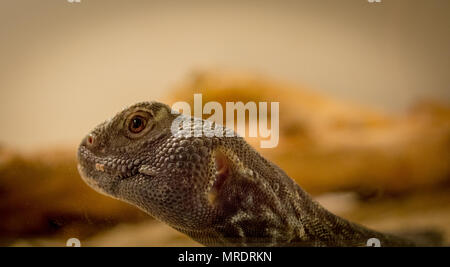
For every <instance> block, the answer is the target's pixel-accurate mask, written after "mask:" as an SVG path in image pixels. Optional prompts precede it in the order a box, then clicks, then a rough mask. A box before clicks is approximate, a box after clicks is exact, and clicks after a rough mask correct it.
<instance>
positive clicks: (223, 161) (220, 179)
mask: <svg viewBox="0 0 450 267" xmlns="http://www.w3.org/2000/svg"><path fill="white" fill-rule="evenodd" d="M213 158H214V164H215V169H216V172H215V180H214V184H213V186H212V188H211V190H210V191H209V193H208V200H209V202H210V203H211V204H214V202H215V200H216V197H217V195H218V194H219V192H220V190H221V188H222V186H223V184H224V183H225V181H226V180H227V178H228V177H229V176H230V172H231V168H230V167H231V162H230V160H229V159H228V157H227V156H226V155H225V154H224V153H223V152H222V151H220V150H216V151H215V152H214V155H213Z"/></svg>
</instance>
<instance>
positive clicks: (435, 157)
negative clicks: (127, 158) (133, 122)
mask: <svg viewBox="0 0 450 267" xmlns="http://www.w3.org/2000/svg"><path fill="white" fill-rule="evenodd" d="M448 14H450V2H449V1H446V0H429V1H419V0H395V1H393V0H382V2H381V3H369V2H368V1H367V0H346V1H331V0H320V1H313V0H308V1H307V0H304V1H282V2H281V1H137V0H132V1H118V0H110V1H100V0H97V1H94V0H81V2H80V3H75V2H74V3H70V2H68V1H66V0H42V1H32V0H3V1H1V2H0V125H1V126H2V127H1V130H0V199H1V202H0V245H2V246H64V245H65V242H66V240H67V239H68V238H71V237H76V238H78V239H80V240H81V243H82V245H90V246H181V245H192V246H198V245H199V244H198V243H195V242H194V241H190V240H189V239H188V238H186V237H185V236H184V235H182V234H179V233H177V232H175V231H174V230H172V229H170V228H169V227H167V226H165V225H163V224H161V223H159V222H157V221H155V220H153V219H152V218H151V217H150V216H148V215H146V214H144V213H142V212H141V211H139V210H137V209H136V208H134V207H132V206H130V205H128V204H125V203H121V202H119V201H116V200H113V199H110V198H108V197H105V196H102V195H100V194H98V193H96V192H94V191H93V190H92V189H90V188H89V187H88V186H87V185H85V184H84V183H83V181H82V180H81V179H80V177H79V175H78V173H77V170H76V158H75V154H76V148H77V145H78V144H79V142H80V141H81V139H82V138H83V137H84V135H86V134H87V133H88V132H89V131H90V130H91V129H92V128H93V127H94V126H96V125H97V124H99V123H100V122H102V121H104V120H105V119H107V118H109V117H111V116H112V115H114V114H115V113H116V112H118V111H119V110H121V109H122V108H124V107H125V106H127V105H132V104H133V103H135V102H138V101H147V100H158V101H163V102H165V103H167V104H171V103H173V102H174V101H179V100H182V101H188V102H192V100H193V94H194V93H203V100H204V102H207V101H218V102H221V103H224V102H226V101H243V102H248V101H255V102H259V101H279V102H280V143H279V146H277V147H276V148H273V149H259V146H257V144H258V143H257V142H258V140H252V139H249V140H248V141H249V142H250V143H251V144H253V145H254V146H255V148H257V149H259V150H260V152H261V153H262V154H263V155H264V156H266V157H267V158H269V159H270V160H272V161H273V162H275V163H276V164H278V165H279V166H280V167H282V168H283V169H284V170H286V172H287V173H288V174H289V175H290V176H291V177H292V178H293V179H295V180H296V181H297V182H298V183H299V184H300V185H301V186H302V187H303V188H304V189H305V190H307V191H308V192H309V193H311V194H312V195H313V196H314V197H315V198H316V199H317V200H318V201H319V202H321V203H322V204H323V205H324V206H325V207H327V208H328V209H330V210H331V211H332V212H335V213H337V214H339V215H342V216H344V217H346V218H349V219H352V220H354V221H357V222H359V223H362V224H364V225H367V226H370V227H372V228H375V229H377V230H383V231H394V232H395V231H397V230H398V229H402V230H405V229H411V230H414V229H419V228H420V229H437V230H439V231H442V233H443V236H444V237H445V238H446V239H447V240H450V227H449V225H450V194H449V193H450V164H449V162H450V75H449V73H450V49H449V47H450V34H449V31H448V29H449V28H450V17H449V16H448Z"/></svg>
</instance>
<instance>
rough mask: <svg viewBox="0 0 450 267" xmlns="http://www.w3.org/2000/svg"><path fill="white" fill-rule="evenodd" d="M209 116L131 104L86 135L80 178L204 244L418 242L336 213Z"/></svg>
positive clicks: (80, 151) (79, 153)
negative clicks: (200, 130) (372, 227)
mask: <svg viewBox="0 0 450 267" xmlns="http://www.w3.org/2000/svg"><path fill="white" fill-rule="evenodd" d="M180 119H181V120H180ZM180 121H182V122H183V123H179V122H180ZM198 121H201V122H204V123H205V124H204V125H209V126H208V127H204V126H203V127H202V124H196V122H198ZM184 122H191V124H187V126H186V124H185V123H184ZM206 122H207V120H201V119H194V118H192V117H190V116H186V115H183V114H180V113H179V112H177V111H174V110H172V109H171V108H170V107H169V106H167V105H165V104H163V103H159V102H140V103H137V104H134V105H132V106H130V107H128V108H125V109H123V110H122V111H120V112H119V113H117V114H116V115H115V116H114V117H112V118H111V119H109V120H106V121H105V122H103V123H101V124H99V125H98V126H97V127H95V128H94V129H93V130H92V131H91V132H90V133H89V134H88V135H87V136H86V137H84V138H83V140H82V141H81V144H80V145H79V147H78V151H77V159H78V171H79V173H80V176H81V177H82V179H83V180H84V181H85V182H86V183H87V184H88V185H89V186H90V187H92V188H93V189H95V190H96V191H98V192H100V193H102V194H105V195H107V196H110V197H113V198H115V199H118V200H121V201H124V202H127V203H130V204H132V205H134V206H136V207H138V208H140V209H142V210H143V211H145V212H146V213H148V214H150V215H151V216H153V217H155V218H156V219H158V220H160V221H162V222H164V223H166V224H168V225H169V226H171V227H172V228H174V229H176V230H178V231H180V232H182V233H184V234H186V235H187V236H189V237H190V238H192V239H193V240H195V241H197V242H199V243H201V244H203V245H205V246H366V244H367V241H368V240H369V239H371V238H376V239H378V240H379V241H380V244H381V246H414V245H416V244H415V243H414V242H413V241H412V240H409V239H406V238H403V237H400V236H396V235H392V234H387V233H381V232H378V231H375V230H371V229H369V228H366V227H364V226H362V225H360V224H357V223H354V222H350V221H348V220H346V219H344V218H342V217H339V216H337V215H335V214H333V213H331V212H330V211H328V210H327V209H325V208H324V207H323V206H321V205H320V204H319V203H318V202H316V201H315V200H314V199H313V198H312V197H311V196H310V195H309V194H308V193H307V192H306V191H304V190H303V189H302V188H301V187H300V186H299V185H298V184H297V183H296V182H295V181H294V180H293V179H291V178H290V177H289V176H288V175H287V174H286V173H285V172H284V171H283V170H282V169H281V168H279V167H278V166H277V165H276V164H274V163H272V162H271V161H269V160H267V159H265V158H264V157H263V156H261V155H260V154H259V153H258V152H257V151H256V150H255V149H254V148H253V147H251V146H250V145H249V144H248V143H247V142H246V141H245V140H244V138H242V137H241V136H238V135H232V136H227V135H225V134H224V135H222V136H220V135H217V134H215V133H217V132H218V131H219V132H221V133H229V131H230V130H229V129H228V128H226V127H224V126H221V125H219V124H215V123H212V124H211V123H209V124H208V123H206ZM174 125H175V127H174ZM199 125H200V126H199ZM191 126H192V127H191ZM196 127H197V128H196ZM198 127H202V130H203V132H202V134H201V135H196V134H194V133H195V130H196V129H197V130H198Z"/></svg>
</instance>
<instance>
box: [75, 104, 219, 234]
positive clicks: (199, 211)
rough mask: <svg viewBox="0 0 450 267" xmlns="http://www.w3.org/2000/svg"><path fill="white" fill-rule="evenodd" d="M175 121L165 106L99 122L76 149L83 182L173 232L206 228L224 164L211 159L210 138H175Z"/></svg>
mask: <svg viewBox="0 0 450 267" xmlns="http://www.w3.org/2000/svg"><path fill="white" fill-rule="evenodd" d="M179 116H183V115H180V114H178V113H176V112H173V111H172V110H171V109H170V108H169V107H168V106H166V105H164V104H161V103H157V102H143V103H138V104H135V105H133V106H131V107H129V108H126V109H124V110H122V111H121V112H119V113H118V114H117V115H115V116H114V117H113V118H111V119H110V120H107V121H105V122H103V123H101V124H100V125H98V126H97V127H95V128H94V129H93V130H92V131H91V132H90V133H89V134H88V135H87V136H86V137H85V138H84V139H83V140H82V142H81V144H80V145H79V148H78V170H79V173H80V175H81V177H82V179H83V180H84V181H85V182H86V183H87V184H88V185H89V186H90V187H92V188H93V189H95V190H97V191H98V192H100V193H102V194H105V195H108V196H110V197H113V198H116V199H119V200H122V201H125V202H128V203H130V204H132V205H135V206H137V207H139V208H141V209H142V210H144V211H146V212H147V213H149V214H151V215H152V216H154V217H156V218H157V219H159V220H162V221H164V222H166V223H168V224H169V225H171V226H173V227H174V228H176V229H179V230H180V228H182V229H194V228H195V229H198V228H199V227H200V225H203V226H205V225H207V224H208V223H210V220H209V219H208V218H212V217H213V216H212V214H213V213H214V207H213V206H212V205H211V194H208V192H210V191H211V189H212V188H213V183H214V181H215V177H216V176H215V175H216V171H217V168H219V169H224V168H223V167H224V161H220V162H216V161H214V160H212V157H214V152H213V143H214V142H215V141H217V139H215V138H214V137H211V138H207V137H205V136H202V137H194V136H190V137H187V136H184V135H177V134H174V133H173V129H172V124H173V122H174V120H175V119H176V118H178V117H179ZM183 117H184V116H183ZM185 118H187V117H185ZM189 120H190V118H189ZM181 127H182V126H181ZM219 171H220V170H219Z"/></svg>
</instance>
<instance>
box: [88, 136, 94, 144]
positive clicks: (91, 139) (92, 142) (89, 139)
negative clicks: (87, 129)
mask: <svg viewBox="0 0 450 267" xmlns="http://www.w3.org/2000/svg"><path fill="white" fill-rule="evenodd" d="M86 145H88V146H93V145H94V137H93V136H92V135H91V134H90V135H88V136H87V138H86Z"/></svg>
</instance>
